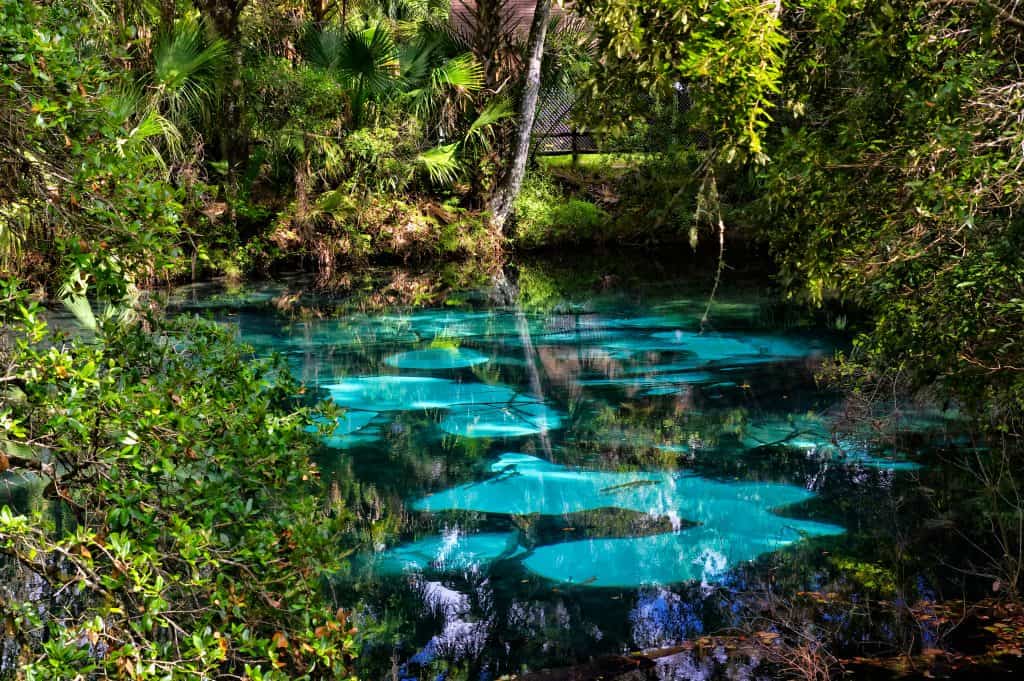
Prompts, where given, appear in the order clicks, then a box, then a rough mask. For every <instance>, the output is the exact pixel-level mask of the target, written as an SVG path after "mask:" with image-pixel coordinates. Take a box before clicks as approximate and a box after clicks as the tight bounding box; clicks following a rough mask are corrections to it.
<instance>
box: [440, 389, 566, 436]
mask: <svg viewBox="0 0 1024 681" xmlns="http://www.w3.org/2000/svg"><path fill="white" fill-rule="evenodd" d="M561 427H562V417H561V416H560V415H559V413H558V412H557V411H555V410H554V409H551V408H550V407H548V406H547V405H545V404H543V403H542V402H538V401H536V400H533V399H530V398H525V397H522V396H520V397H517V398H516V399H514V400H513V401H512V402H509V403H506V404H491V405H457V406H455V407H453V408H452V410H451V411H450V412H449V413H448V416H446V417H445V418H444V420H442V421H441V430H443V431H445V432H446V433H450V434H452V435H461V436H463V437H481V438H483V437H488V438H501V437H522V436H525V435H534V434H537V433H546V432H547V431H549V430H555V429H558V428H561Z"/></svg>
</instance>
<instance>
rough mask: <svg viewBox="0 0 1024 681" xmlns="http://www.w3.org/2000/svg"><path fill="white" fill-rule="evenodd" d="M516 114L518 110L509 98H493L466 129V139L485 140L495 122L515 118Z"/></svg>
mask: <svg viewBox="0 0 1024 681" xmlns="http://www.w3.org/2000/svg"><path fill="white" fill-rule="evenodd" d="M515 115H516V112H515V110H514V109H513V108H512V103H511V102H509V101H508V100H507V99H504V98H502V99H493V100H491V101H490V102H488V103H487V106H485V107H484V109H483V111H481V112H480V115H479V116H477V117H476V120H474V121H473V123H472V124H471V125H470V126H469V130H467V131H466V141H467V142H468V141H471V140H477V141H482V140H484V139H485V138H486V137H487V135H488V133H489V132H490V130H491V128H492V127H493V126H494V125H495V124H497V123H500V122H501V121H504V120H508V119H509V118H515Z"/></svg>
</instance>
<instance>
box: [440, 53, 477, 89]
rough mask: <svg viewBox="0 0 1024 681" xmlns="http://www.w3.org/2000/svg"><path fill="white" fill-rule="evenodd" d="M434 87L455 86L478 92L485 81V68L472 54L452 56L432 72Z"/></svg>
mask: <svg viewBox="0 0 1024 681" xmlns="http://www.w3.org/2000/svg"><path fill="white" fill-rule="evenodd" d="M430 80H431V84H432V85H433V87H434V88H436V89H438V90H441V89H443V88H454V89H455V90H458V91H465V92H476V91H477V90H479V89H480V88H481V87H482V86H483V83H484V69H483V66H481V65H480V62H478V61H477V60H476V57H474V56H473V55H471V54H460V55H459V56H457V57H452V58H451V59H449V60H448V61H446V62H445V63H443V64H441V65H440V66H438V67H437V68H435V69H434V70H433V71H431V73H430Z"/></svg>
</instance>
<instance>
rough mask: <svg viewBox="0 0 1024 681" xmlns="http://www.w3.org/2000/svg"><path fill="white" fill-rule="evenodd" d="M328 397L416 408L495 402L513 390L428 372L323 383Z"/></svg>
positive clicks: (359, 404) (357, 405)
mask: <svg viewBox="0 0 1024 681" xmlns="http://www.w3.org/2000/svg"><path fill="white" fill-rule="evenodd" d="M323 387H324V389H325V390H327V391H328V393H329V394H330V396H331V400H332V401H333V402H334V403H335V404H337V405H339V406H341V407H346V408H348V409H360V410H366V411H416V410H420V409H449V408H451V407H453V406H455V405H458V404H463V405H499V404H507V403H510V402H512V400H513V399H515V397H516V392H515V391H514V390H512V389H511V388H509V387H507V386H503V385H487V384H485V383H474V382H470V383H459V382H456V381H452V380H449V379H446V378H433V377H428V376H359V377H355V378H348V379H345V380H343V381H340V382H338V383H330V384H327V385H325V386H323Z"/></svg>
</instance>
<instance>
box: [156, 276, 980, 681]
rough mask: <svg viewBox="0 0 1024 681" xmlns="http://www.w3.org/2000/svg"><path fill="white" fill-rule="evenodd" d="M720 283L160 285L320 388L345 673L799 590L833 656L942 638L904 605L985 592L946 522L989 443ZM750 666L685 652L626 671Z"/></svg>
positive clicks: (683, 640) (727, 625)
mask: <svg viewBox="0 0 1024 681" xmlns="http://www.w3.org/2000/svg"><path fill="white" fill-rule="evenodd" d="M713 277H714V274H713V267H712V268H711V269H708V268H707V267H704V268H696V267H694V265H693V263H692V262H690V261H688V260H686V259H683V258H679V259H674V258H672V257H665V258H662V259H659V258H653V257H651V256H644V257H642V258H633V259H628V258H624V257H622V256H617V257H615V258H606V259H597V258H590V259H588V258H579V259H575V260H572V261H568V262H567V261H562V262H552V261H530V262H521V263H519V264H518V265H516V266H515V267H513V268H510V269H508V270H505V271H500V272H483V273H474V274H467V273H466V272H460V271H447V272H441V273H436V272H433V273H432V272H415V273H410V272H407V271H401V270H376V271H367V272H358V273H351V274H350V275H346V277H345V278H343V281H342V282H341V284H340V286H341V287H340V288H337V289H334V290H332V291H327V292H325V291H324V290H322V289H316V288H314V287H313V286H312V282H310V281H307V280H305V279H302V278H292V279H288V278H285V279H282V280H281V281H279V282H276V283H266V284H249V285H244V286H241V287H229V286H226V285H201V286H198V285H197V286H193V287H187V288H184V289H181V290H180V291H178V292H177V293H176V295H175V297H174V299H173V300H172V304H174V305H175V306H177V308H178V309H181V310H187V311H201V312H203V313H207V314H210V315H212V316H213V317H214V318H216V319H218V320H220V321H222V322H224V323H226V324H230V325H232V326H233V327H234V328H236V329H237V331H238V336H239V338H240V339H241V340H243V341H245V342H246V343H249V344H251V345H252V346H253V348H254V349H255V351H256V353H257V354H258V355H261V356H262V355H269V354H272V353H281V354H282V355H284V357H285V358H286V359H287V362H288V363H289V366H290V368H291V369H292V371H293V372H294V374H295V376H296V377H297V378H298V379H299V380H301V381H302V383H303V384H304V385H305V386H306V394H305V398H304V399H306V400H307V401H308V403H309V404H311V405H318V408H319V409H320V413H321V415H320V417H319V418H318V424H317V426H315V429H316V434H317V436H318V437H319V438H320V441H321V443H322V446H321V450H320V452H319V453H318V463H319V465H320V466H321V470H322V474H323V479H324V480H325V481H326V482H327V483H328V487H329V493H328V497H329V498H328V499H325V506H326V507H331V506H332V505H335V506H344V507H345V508H346V509H347V511H346V512H349V513H351V514H352V517H353V526H354V527H355V528H356V529H354V530H353V537H352V538H351V539H352V541H353V542H354V543H355V544H356V545H357V546H358V549H357V551H356V552H354V553H353V554H352V555H351V556H349V558H348V564H347V567H346V568H345V569H344V570H343V571H342V572H341V573H339V574H337V575H334V576H333V577H332V579H331V581H330V585H329V588H330V589H331V590H332V592H333V593H334V596H335V598H336V600H337V602H338V604H339V606H341V607H345V608H349V609H352V610H354V611H355V613H356V620H357V622H358V626H359V628H360V631H361V635H362V636H364V637H365V642H366V644H365V647H364V650H363V653H362V655H361V657H360V658H359V660H358V668H359V673H360V677H361V678H365V679H385V678H386V679H474V680H476V679H497V678H500V677H501V676H503V675H509V674H516V673H523V672H527V671H531V670H537V669H541V668H545V667H559V666H565V665H572V664H582V663H586V662H588V661H589V660H592V659H595V658H599V657H601V656H606V655H619V654H624V653H628V652H630V651H636V650H649V649H664V648H667V647H672V646H680V645H682V646H684V648H685V645H686V644H687V642H692V641H694V640H696V639H699V638H700V637H702V636H708V635H711V634H717V633H722V632H730V631H741V630H746V629H758V630H767V631H770V632H779V631H785V630H786V627H789V626H791V625H792V622H789V621H787V617H788V618H791V619H793V620H796V619H799V617H801V616H803V615H800V614H799V613H798V610H799V609H798V608H797V607H796V605H795V603H796V602H797V600H798V599H799V598H806V597H807V595H808V594H811V595H812V596H811V600H812V601H815V602H818V603H819V604H820V607H818V608H817V609H816V610H815V611H814V613H813V615H809V616H810V617H812V618H814V620H815V622H816V626H817V627H818V629H816V631H821V632H827V633H828V636H829V637H830V639H831V640H832V641H833V642H834V643H833V644H834V645H838V647H839V648H840V649H841V650H839V651H837V652H838V653H843V654H848V655H873V654H885V653H887V652H896V651H900V650H907V649H908V648H917V649H931V648H936V647H941V646H943V645H946V644H947V642H948V636H949V634H948V632H947V631H946V630H945V629H944V628H943V624H942V622H941V620H942V618H935V619H936V620H937V621H935V622H934V623H933V624H924V625H922V624H921V622H922V618H919V617H916V616H915V615H912V614H908V613H912V612H915V611H914V608H927V607H928V604H931V603H938V602H943V601H948V600H950V599H957V598H964V597H969V598H976V597H981V596H983V595H985V594H986V593H989V592H990V591H991V589H992V588H993V585H992V580H991V579H990V578H988V577H986V578H981V577H973V576H971V575H970V574H968V573H969V572H970V571H969V570H968V571H967V572H965V571H964V566H967V565H970V564H971V563H972V561H978V562H980V561H982V560H983V559H984V556H983V553H982V550H983V549H984V548H985V544H984V540H978V541H977V542H968V541H965V539H964V537H963V536H962V535H961V533H960V532H957V531H953V530H952V529H951V527H956V528H959V529H962V530H963V531H964V532H967V531H968V530H969V526H968V525H967V524H966V523H968V522H970V518H972V517H973V518H975V520H977V518H978V514H977V513H976V511H975V510H972V508H973V507H972V506H971V505H970V504H969V503H967V502H966V501H965V500H967V499H973V498H976V496H977V489H978V488H979V484H978V481H977V480H976V478H975V477H973V476H971V475H969V474H968V473H965V470H964V468H963V467H962V466H961V463H962V462H964V461H972V460H974V459H977V458H978V457H980V456H983V455H984V453H983V452H980V451H979V450H978V449H977V448H975V447H973V446H972V441H971V438H970V437H969V434H968V432H967V430H966V427H965V424H964V423H963V422H962V421H961V420H960V418H959V416H958V414H957V412H956V410H955V409H952V408H949V405H939V406H935V405H927V404H910V403H904V402H901V401H899V400H894V398H892V397H891V396H884V397H882V398H881V399H875V400H867V399H866V398H865V397H864V396H859V395H844V394H841V393H838V392H837V391H834V390H830V389H827V388H824V387H822V386H821V385H820V384H819V382H818V381H817V380H816V378H815V375H816V372H817V371H818V370H819V368H820V367H821V365H822V362H823V361H825V360H826V359H827V358H829V357H831V356H832V355H833V354H834V353H835V352H836V351H837V350H839V351H842V350H846V349H848V348H849V345H850V341H851V333H850V330H849V326H850V322H849V320H847V319H846V318H845V317H843V316H841V315H838V314H834V313H832V314H826V313H819V314H815V315H811V314H809V313H807V312H806V311H802V310H800V309H799V308H796V307H793V306H790V305H787V304H785V302H784V301H783V300H781V298H780V297H779V295H778V292H777V291H776V289H775V287H774V286H773V284H772V282H771V281H770V279H768V278H767V277H765V276H764V275H763V274H761V273H759V272H758V271H757V264H756V263H754V264H752V265H749V266H746V267H736V268H733V269H728V270H726V272H725V274H724V276H723V280H722V282H721V285H720V286H719V288H718V291H717V293H716V295H715V297H714V300H713V302H711V303H710V305H709V294H710V291H711V288H712V284H713ZM942 406H945V407H946V408H945V409H943V408H940V407H942ZM972 514H973V515H972ZM963 518H966V519H967V520H963ZM978 522H980V520H978ZM341 549H342V547H339V550H341ZM822 594H833V596H828V597H826V596H822ZM830 599H832V600H831V601H830ZM830 603H831V604H830ZM851 604H853V605H851ZM878 604H883V605H892V604H896V607H892V608H889V609H888V610H886V609H885V608H882V610H883V611H885V612H887V613H889V614H883V615H879V614H878V612H879V611H878V610H877V609H876V607H875V606H877V605H878ZM769 611H770V612H771V613H772V616H771V617H770V618H766V616H765V615H764V613H765V612H769ZM801 612H802V611H801ZM901 613H902V614H901ZM924 619H927V618H924ZM823 635H824V634H823ZM762 662H763V660H761V659H759V658H758V657H757V656H756V655H754V656H746V657H742V659H740V658H736V659H733V658H732V657H730V654H729V653H728V651H725V650H718V649H715V650H712V651H711V653H710V654H706V653H705V654H704V655H703V656H698V655H697V654H695V653H693V652H689V651H687V650H685V649H680V650H679V651H677V652H675V653H673V654H672V655H667V656H664V657H662V658H660V659H659V661H658V662H657V663H656V664H655V666H654V667H653V668H652V669H653V671H649V672H648V673H649V674H651V676H650V678H659V679H691V678H693V679H695V678H715V677H716V676H723V677H728V678H758V677H759V675H760V676H762V677H763V675H764V674H765V673H766V672H764V668H763V664H762ZM645 678H647V677H645Z"/></svg>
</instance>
